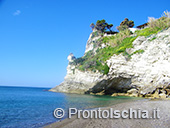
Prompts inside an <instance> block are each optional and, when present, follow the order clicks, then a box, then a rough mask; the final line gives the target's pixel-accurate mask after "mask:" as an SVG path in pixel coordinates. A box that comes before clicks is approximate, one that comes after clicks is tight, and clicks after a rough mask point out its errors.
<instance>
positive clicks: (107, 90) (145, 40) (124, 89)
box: [51, 28, 170, 98]
mask: <svg viewBox="0 0 170 128" xmlns="http://www.w3.org/2000/svg"><path fill="white" fill-rule="evenodd" d="M91 36H92V35H90V37H89V39H88V41H87V45H86V51H85V52H87V51H89V50H92V49H94V45H93V44H94V43H95V42H96V41H97V39H98V38H99V37H95V38H93V39H92V38H91ZM140 49H143V50H144V52H143V53H141V54H139V53H137V54H133V55H132V56H131V59H128V58H127V57H125V56H123V55H122V54H119V55H113V56H112V57H111V58H110V59H109V60H107V65H108V66H109V67H110V70H109V73H108V75H103V74H100V73H98V72H97V73H93V72H89V71H88V72H82V71H79V70H78V69H76V68H75V66H74V65H72V64H69V65H68V67H67V75H66V77H65V80H64V82H63V83H61V84H60V85H59V86H56V87H55V88H52V89H51V91H54V92H67V93H89V94H90V93H93V94H102V95H103V94H109V95H112V94H114V93H124V94H129V95H135V96H148V97H157V98H159V97H160V98H167V97H168V96H169V94H170V91H169V90H170V28H169V29H167V30H164V31H162V32H159V33H158V34H155V35H152V36H150V37H144V36H141V37H138V38H137V39H136V40H135V41H134V42H133V48H131V49H127V50H126V51H127V52H128V53H129V54H132V53H134V52H135V51H137V50H140ZM73 58H74V57H73ZM69 61H70V62H71V61H72V60H70V59H69Z"/></svg>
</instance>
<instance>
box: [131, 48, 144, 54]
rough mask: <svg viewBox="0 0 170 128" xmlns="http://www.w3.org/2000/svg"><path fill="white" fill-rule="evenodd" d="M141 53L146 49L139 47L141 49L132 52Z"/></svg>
mask: <svg viewBox="0 0 170 128" xmlns="http://www.w3.org/2000/svg"><path fill="white" fill-rule="evenodd" d="M137 53H138V54H141V53H144V50H143V49H139V50H136V51H135V52H134V53H132V55H134V54H137Z"/></svg>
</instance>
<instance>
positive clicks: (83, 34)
mask: <svg viewBox="0 0 170 128" xmlns="http://www.w3.org/2000/svg"><path fill="white" fill-rule="evenodd" d="M169 5H170V1H169V0H129V1H127V0H105V1H103V0H84V1H81V0H62V1H61V0H0V19H1V20H0V85H4V86H26V87H27V86H30V87H49V88H51V87H54V86H56V85H59V84H60V83H61V82H62V81H63V80H64V76H65V75H66V67H67V65H68V60H67V56H68V55H69V54H70V53H73V54H74V55H75V56H76V57H81V56H83V54H84V51H85V46H86V41H87V40H88V37H89V35H90V33H91V32H92V31H91V29H90V27H89V26H90V24H91V23H95V22H96V21H97V20H101V19H105V20H106V22H108V23H109V24H110V23H112V24H113V25H114V26H113V27H114V30H116V26H119V24H120V22H121V21H123V20H124V18H129V19H130V20H133V21H134V22H135V25H136V26H138V25H140V24H143V23H145V22H147V19H148V17H155V18H159V17H160V16H161V15H162V14H163V11H165V10H168V11H170V6H169Z"/></svg>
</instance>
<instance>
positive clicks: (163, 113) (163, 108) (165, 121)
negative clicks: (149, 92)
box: [44, 100, 170, 128]
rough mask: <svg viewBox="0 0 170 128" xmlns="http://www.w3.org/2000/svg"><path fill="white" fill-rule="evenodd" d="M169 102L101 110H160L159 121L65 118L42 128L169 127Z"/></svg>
mask: <svg viewBox="0 0 170 128" xmlns="http://www.w3.org/2000/svg"><path fill="white" fill-rule="evenodd" d="M169 104H170V100H136V101H130V102H125V103H120V104H115V105H112V106H110V107H104V108H102V109H105V110H106V109H109V108H113V110H120V111H122V110H124V109H125V110H128V109H129V108H132V109H139V108H140V109H142V110H148V111H149V112H150V111H152V110H153V109H155V108H159V110H160V119H122V118H119V119H109V118H108V119H82V118H80V119H77V117H76V116H73V117H72V118H71V119H69V118H66V119H64V120H62V121H60V122H54V123H52V124H49V125H47V126H44V128H79V127H82V128H84V127H86V128H93V127H99V128H103V127H107V128H114V127H120V128H123V127H127V126H128V127H134V128H135V127H136V126H137V127H141V128H143V127H150V128H152V127H162V128H166V127H168V126H170V105H169Z"/></svg>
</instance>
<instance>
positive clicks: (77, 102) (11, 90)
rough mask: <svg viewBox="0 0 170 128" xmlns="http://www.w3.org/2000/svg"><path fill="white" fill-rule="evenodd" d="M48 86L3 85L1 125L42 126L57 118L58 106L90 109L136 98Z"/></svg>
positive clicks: (7, 127)
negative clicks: (71, 91)
mask: <svg viewBox="0 0 170 128" xmlns="http://www.w3.org/2000/svg"><path fill="white" fill-rule="evenodd" d="M47 89H48V88H28V87H3V86H0V128H37V127H42V126H44V125H47V124H49V123H53V122H55V121H57V119H56V118H54V117H53V111H54V110H55V109H56V108H63V109H65V110H68V108H69V107H75V108H77V109H87V108H95V107H105V106H109V105H113V104H118V103H121V102H126V101H132V100H137V98H130V97H114V98H113V97H110V96H92V95H77V94H64V93H54V92H48V91H44V90H47ZM66 117H67V116H65V118H66Z"/></svg>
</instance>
